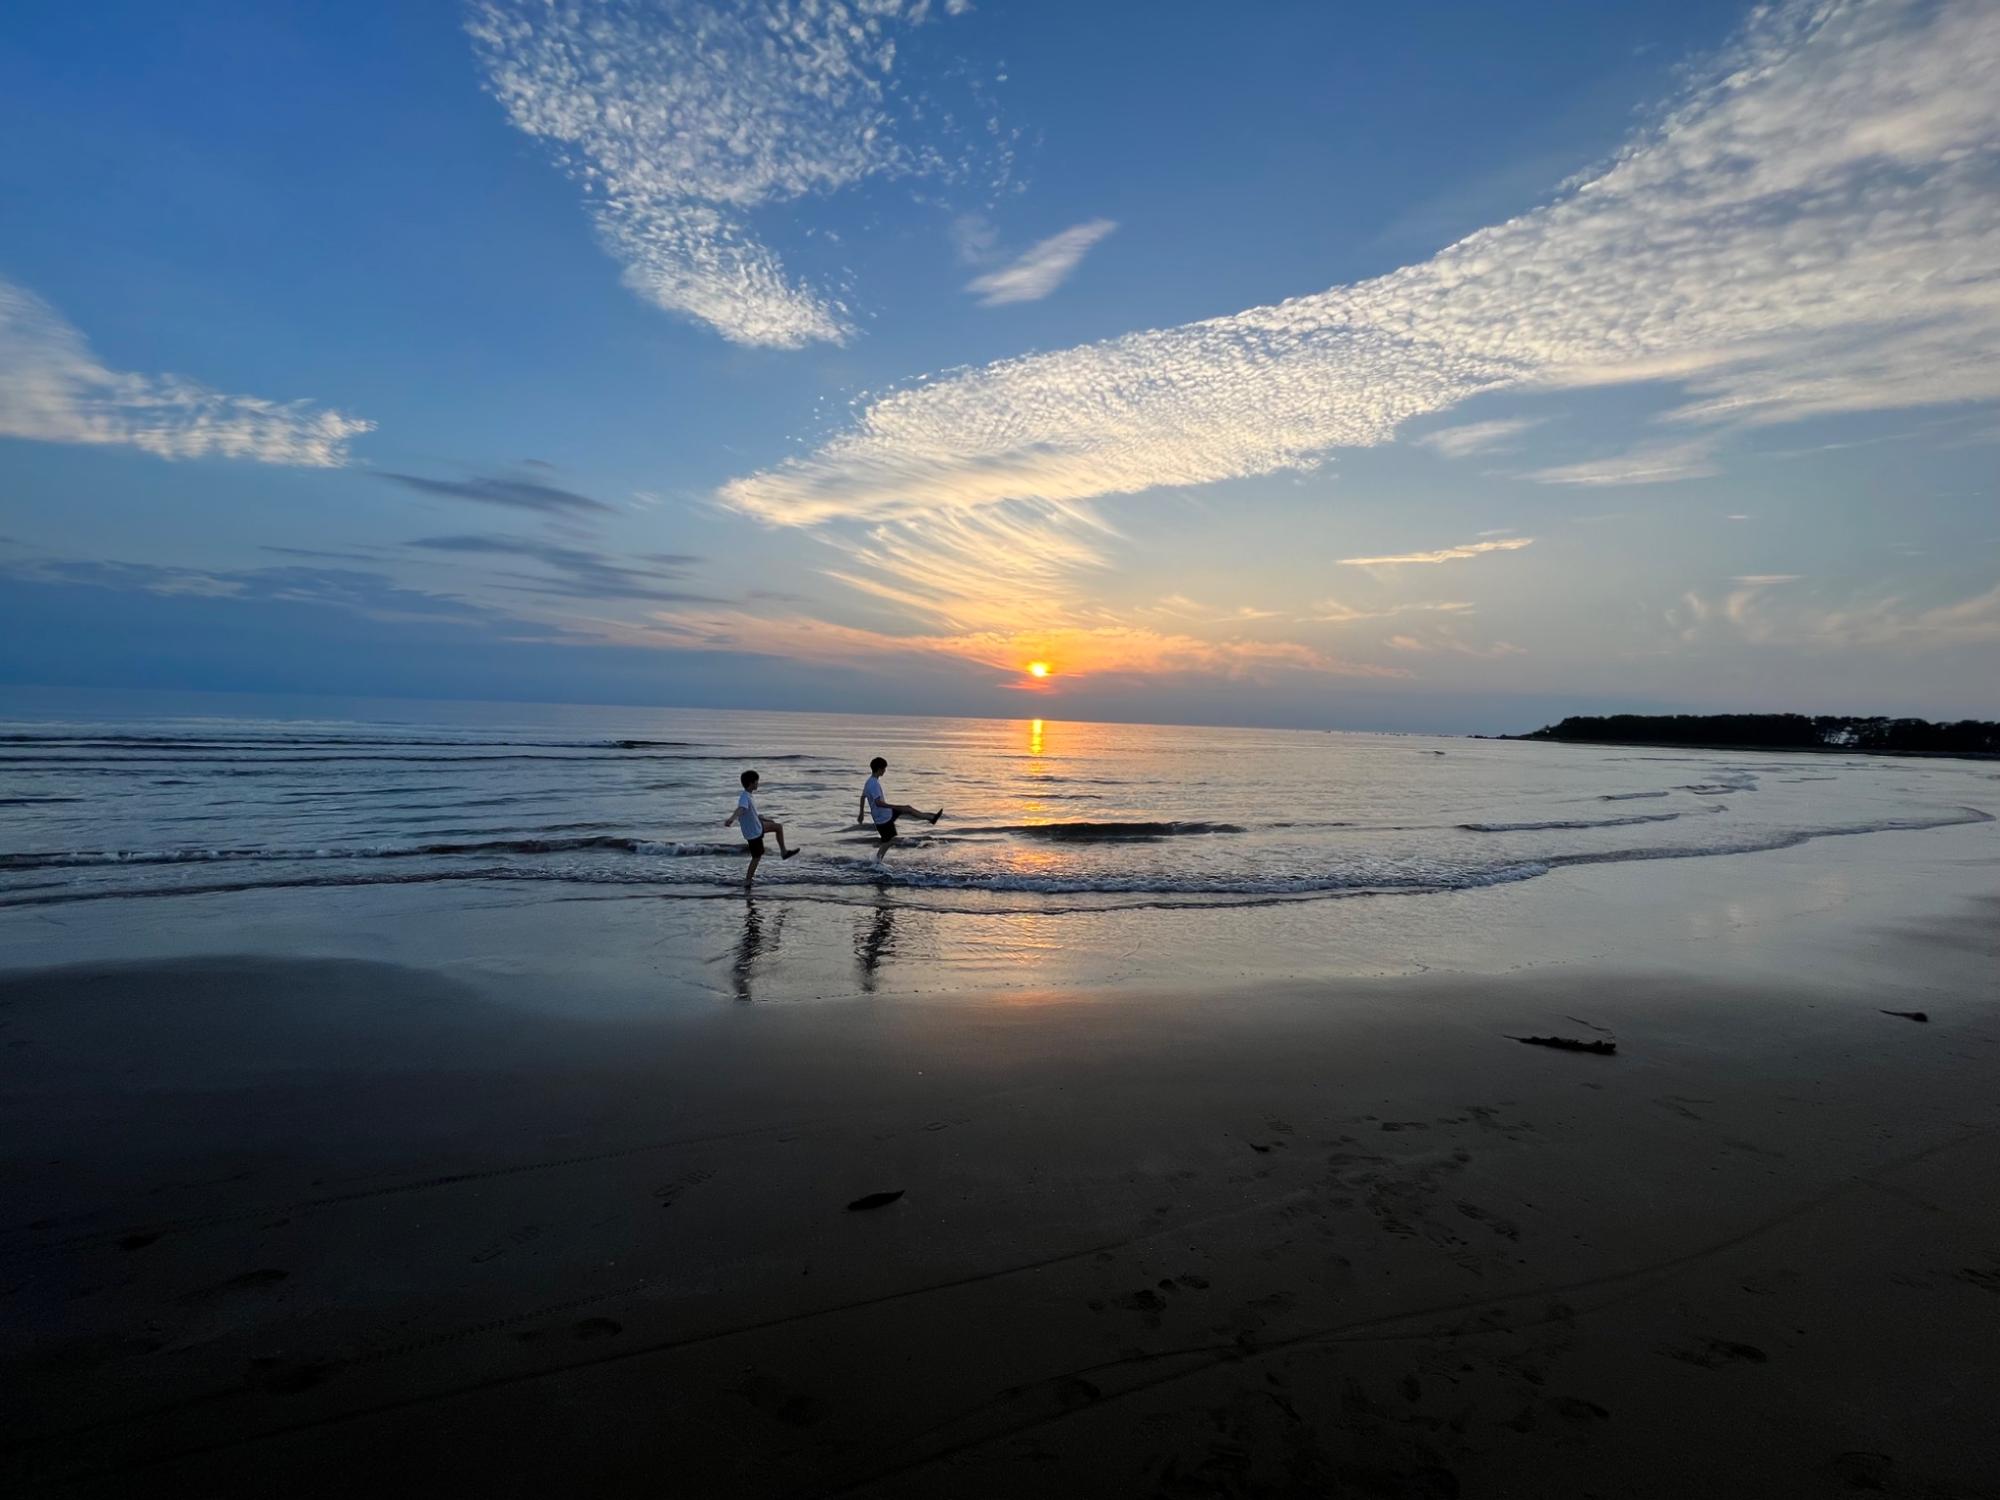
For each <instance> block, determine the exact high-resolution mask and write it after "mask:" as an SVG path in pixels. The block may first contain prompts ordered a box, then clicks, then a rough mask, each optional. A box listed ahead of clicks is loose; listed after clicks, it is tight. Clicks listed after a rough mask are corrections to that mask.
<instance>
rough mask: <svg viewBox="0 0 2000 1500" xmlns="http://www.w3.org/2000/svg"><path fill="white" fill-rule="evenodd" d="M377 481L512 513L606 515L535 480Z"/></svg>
mask: <svg viewBox="0 0 2000 1500" xmlns="http://www.w3.org/2000/svg"><path fill="white" fill-rule="evenodd" d="M377 477H378V478H381V479H386V480H389V481H390V482H391V483H394V484H400V485H402V486H404V487H405V488H406V489H412V490H416V491H417V492H419V493H420V494H425V495H442V496H444V497H446V498H447V499H451V500H476V501H478V502H479V503H481V504H482V505H504V506H506V507H508V508H509V509H512V510H535V511H541V512H543V513H544V514H552V515H561V514H564V513H568V514H577V513H579V512H582V513H589V512H601V511H609V510H611V508H612V507H610V506H609V505H606V504H605V503H604V502H603V501H602V500H593V499H591V498H590V496H588V495H579V494H578V493H577V492H576V491H575V490H566V489H562V488H560V487H558V486H556V485H553V484H543V483H541V482H540V481H539V480H534V479H520V478H510V477H508V476H506V475H503V474H475V475H473V476H471V477H470V478H467V479H433V478H431V477H429V476H428V475H424V474H398V473H395V472H393V471H391V470H387V469H383V470H378V471H377Z"/></svg>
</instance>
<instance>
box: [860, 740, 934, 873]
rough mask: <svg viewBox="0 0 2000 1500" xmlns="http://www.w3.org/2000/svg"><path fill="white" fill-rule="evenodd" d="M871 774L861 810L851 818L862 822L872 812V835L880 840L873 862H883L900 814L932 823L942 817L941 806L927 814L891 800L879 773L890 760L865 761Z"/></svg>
mask: <svg viewBox="0 0 2000 1500" xmlns="http://www.w3.org/2000/svg"><path fill="white" fill-rule="evenodd" d="M868 769H869V771H870V773H871V774H870V775H869V777H868V780H867V781H866V782H865V783H864V784H863V785H862V788H861V809H860V811H858V812H857V813H855V815H854V821H855V822H857V823H860V822H864V821H865V820H866V819H867V818H868V816H869V815H870V814H871V813H872V814H873V815H874V818H875V836H876V837H877V838H879V839H880V840H881V841H882V842H881V843H880V844H879V845H877V846H876V849H875V863H876V864H878V865H879V864H880V863H882V856H883V855H885V854H887V853H888V852H889V841H890V840H891V839H893V838H895V836H896V819H897V818H898V817H901V816H908V817H912V818H922V819H923V820H924V821H925V822H926V823H935V822H936V821H937V820H938V819H939V818H941V817H943V816H944V809H943V808H941V807H940V808H939V809H938V810H937V811H936V812H933V813H927V812H923V811H920V810H919V809H917V808H914V807H905V806H903V805H902V804H900V803H896V802H891V801H890V800H889V799H888V797H887V796H885V795H884V794H883V791H882V773H883V772H884V771H886V770H888V769H889V762H887V761H886V760H884V759H882V757H881V756H879V755H878V756H876V757H875V758H874V759H873V760H871V761H869V762H868Z"/></svg>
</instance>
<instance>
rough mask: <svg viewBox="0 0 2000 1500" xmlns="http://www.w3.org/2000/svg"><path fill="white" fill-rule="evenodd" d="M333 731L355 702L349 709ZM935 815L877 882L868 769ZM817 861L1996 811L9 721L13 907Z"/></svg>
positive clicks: (969, 902) (1916, 820) (1550, 774)
mask: <svg viewBox="0 0 2000 1500" xmlns="http://www.w3.org/2000/svg"><path fill="white" fill-rule="evenodd" d="M350 712H351V711H350ZM876 754H880V755H883V756H886V757H887V758H888V759H889V761H890V771H889V773H888V775H887V777H886V778H885V781H886V785H887V789H888V791H889V794H890V795H891V796H892V797H893V798H895V799H896V800H898V801H903V802H908V803H912V804H915V805H918V806H924V807H936V806H942V807H943V808H944V809H945V810H946V817H945V819H944V820H943V821H942V822H941V823H939V824H938V825H937V826H936V827H934V828H932V827H928V826H924V825H914V826H911V825H907V824H906V827H905V836H904V837H903V838H901V839H899V840H898V841H897V843H896V846H895V848H894V849H893V851H892V852H891V853H890V855H889V856H888V859H887V861H886V863H885V864H884V865H883V866H882V867H880V868H879V869H878V868H877V867H876V866H875V865H874V864H873V862H872V856H873V854H874V852H875V845H876V841H875V838H874V836H873V834H872V833H871V832H870V831H869V830H868V829H866V828H865V827H861V826H858V825H857V824H856V822H855V811H856V804H857V800H858V796H859V791H860V786H861V782H862V780H863V779H864V777H865V776H866V774H867V771H866V764H867V761H868V759H869V757H870V756H872V755H876ZM745 766H754V767H756V768H758V769H759V770H760V771H761V772H762V774H763V786H762V788H761V790H760V792H759V795H758V803H759V806H760V808H761V809H762V810H763V813H764V816H765V817H766V819H767V820H769V819H772V818H776V819H781V820H783V821H784V823H785V825H786V827H787V830H788V833H789V835H790V838H791V840H792V842H793V843H795V844H797V845H799V846H801V847H802V848H803V850H804V852H803V853H802V854H801V855H800V856H799V857H798V858H796V859H794V860H791V861H789V862H783V863H781V862H780V861H778V860H777V859H776V858H775V851H774V857H772V858H770V859H767V860H766V861H765V863H764V866H763V869H762V871H761V872H760V874H759V883H760V885H761V886H763V887H764V888H765V889H766V891H767V892H768V894H770V895H772V896H774V897H781V898H791V899H801V900H808V901H812V900H823V901H832V902H855V901H873V900H875V899H877V898H878V896H879V895H880V893H881V892H882V891H883V890H884V889H885V888H887V889H889V890H892V891H895V892H897V893H899V895H900V897H901V899H902V901H903V904H905V905H910V906H924V907H930V908H933V909H938V910H945V911H954V910H956V911H968V912H976V911H982V910H1013V911H1031V912H1043V911H1048V912H1053V911H1063V910H1076V909H1079V908H1083V909H1103V908H1118V907H1126V906H1152V905H1162V904H1170V905H1224V904H1241V903H1264V902H1271V901H1291V900H1301V899H1307V900H1309V899H1315V898H1318V899H1325V898H1331V897H1337V896H1342V895H1349V894H1355V893H1360V892H1375V893H1385V894H1387V893H1399V892H1411V893H1418V892H1423V893H1441V892H1451V891H1456V890H1468V889H1477V888H1483V887H1490V886H1494V885H1499V884H1506V883H1511V882H1518V881H1526V880H1532V879H1534V878H1536V877H1538V876H1541V875H1544V874H1546V873H1548V872H1549V871H1550V870H1552V869H1557V868H1561V867H1563V866H1569V865H1579V864H1593V863H1602V862H1614V861H1627V860H1638V859H1660V858H1714V857H1722V856H1727V855H1732V854H1738V853H1744V852H1749V851H1753V850H1760V849H1774V848H1783V847H1788V846H1792V845H1796V844H1799V843H1802V842H1806V841H1810V840H1814V839H1820V838H1828V837H1835V836H1839V835H1845V834H1856V833H1864V832H1870V831H1876V830H1883V829H1896V828H1901V829H1921V828H1932V827H1944V826H1949V825H1953V824H1960V823H1966V822H1977V821H1985V820H1987V818H1988V814H1987V813H1986V812H1985V811H1983V810H1982V807H1981V804H1983V803H1985V802H1990V801H1992V800H1994V798H1993V793H1994V792H1995V791H1996V790H2000V781H1996V777H1995V775H1994V772H1993V768H1992V767H1991V766H1990V764H1987V763H1982V762H1965V761H1948V760H1922V761H1913V760H1868V759H1865V758H1860V757H1847V756H1837V755H1825V756H1797V755H1792V756H1786V755H1761V754H1739V755H1731V754H1727V753H1703V752H1682V751H1675V750H1670V749H1662V750H1645V749H1631V748H1614V747H1590V746H1571V745H1550V744H1527V743H1520V742H1503V741H1484V740H1465V739H1441V738H1424V737H1412V736H1385V735H1358V734H1327V733H1315V732H1304V731H1284V730H1242V729H1196V728H1185V727H1160V726H1144V725H1105V724H1087V723H1073V722H1066V721H1058V720H1046V719H1045V720H1027V719H1023V720H1013V721H1008V720H976V719H887V718H875V717H864V716H840V715H820V714H769V713H741V712H714V711H695V710H646V709H597V708H568V707H538V706H533V705H466V704H425V703H407V704H393V705H375V706H374V707H373V708H372V709H371V710H370V711H369V712H368V713H367V715H366V716H361V717H341V718H330V717H329V718H259V717H215V716H202V717H173V718H160V717H154V718H119V717H94V718H89V719H84V718H71V719H68V720H63V721H56V720H50V719H33V720H30V719H12V720H6V721H0V907H8V906H17V907H19V906H53V905H65V904H69V903H73V902H77V901H116V900H122V899H129V898H132V897H137V896H148V895H163V894H172V893H182V894H191V893H194V892H198V891H200V892H211V893H227V892H231V891H238V890H252V889H264V888H284V887H293V888H301V887H306V888H309V887H347V886H363V885H392V884H433V883H438V882H468V881H473V882H478V881H487V882H518V881H533V882H543V883H546V884H548V885H550V886H553V887H573V888H581V887H603V886H614V887H637V888H642V889H647V890H651V891H653V892H656V893H658V894H660V895H663V896H686V897H697V896H713V895H717V894H721V893H723V892H726V891H729V890H733V889H735V888H736V886H737V885H738V884H739V883H740V881H741V879H742V873H743V868H744V864H743V860H744V854H743V847H742V841H741V838H740V836H739V835H738V834H737V833H736V832H735V831H734V830H731V829H726V828H724V827H723V826H722V822H723V819H724V817H726V816H727V814H728V813H729V811H730V809H731V808H732V807H733V806H734V801H735V793H736V789H737V773H738V772H739V771H740V770H741V769H742V768H744V767H745Z"/></svg>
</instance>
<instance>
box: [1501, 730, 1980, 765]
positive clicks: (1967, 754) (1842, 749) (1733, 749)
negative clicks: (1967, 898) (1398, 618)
mask: <svg viewBox="0 0 2000 1500" xmlns="http://www.w3.org/2000/svg"><path fill="white" fill-rule="evenodd" d="M1463 738H1465V739H1471V740H1505V741H1509V742H1512V743H1519V744H1533V745H1595V746H1598V747H1599V748H1607V747H1608V748H1614V749H1623V750H1698V751H1701V752H1703V753H1706V754H1723V755H1861V756H1869V757H1872V758H1875V759H1880V760H1976V761H1996V760H2000V753H1996V752H1994V751H1991V750H1864V749H1861V748H1860V747H1858V746H1853V745H1742V744H1732V743H1730V742H1728V741H1721V740H1718V741H1707V740H1702V741H1681V740H1583V739H1571V738H1569V737H1567V736H1564V737H1562V738H1558V737H1556V736H1554V735H1545V734H1469V735H1465V736H1463Z"/></svg>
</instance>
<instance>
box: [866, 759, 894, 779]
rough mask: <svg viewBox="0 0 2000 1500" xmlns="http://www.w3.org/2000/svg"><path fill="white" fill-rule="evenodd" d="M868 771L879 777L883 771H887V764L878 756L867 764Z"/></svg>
mask: <svg viewBox="0 0 2000 1500" xmlns="http://www.w3.org/2000/svg"><path fill="white" fill-rule="evenodd" d="M868 769H869V770H871V771H873V772H874V773H875V774H876V775H877V776H880V775H881V774H882V773H883V772H884V771H886V770H888V769H889V762H887V761H886V760H884V759H882V757H881V756H879V755H878V756H876V757H875V758H874V759H873V760H871V761H869V762H868Z"/></svg>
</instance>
